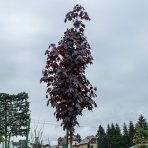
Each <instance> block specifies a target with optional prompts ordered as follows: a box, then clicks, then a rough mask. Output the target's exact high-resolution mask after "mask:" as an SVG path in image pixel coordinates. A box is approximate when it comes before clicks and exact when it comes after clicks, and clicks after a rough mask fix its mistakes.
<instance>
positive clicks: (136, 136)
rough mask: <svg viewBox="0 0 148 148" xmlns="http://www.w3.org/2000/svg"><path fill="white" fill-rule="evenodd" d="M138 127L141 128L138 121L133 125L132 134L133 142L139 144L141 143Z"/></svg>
mask: <svg viewBox="0 0 148 148" xmlns="http://www.w3.org/2000/svg"><path fill="white" fill-rule="evenodd" d="M140 129H141V126H140V124H139V122H138V123H136V125H135V135H134V138H133V142H134V144H140V143H142V138H141V133H140Z"/></svg>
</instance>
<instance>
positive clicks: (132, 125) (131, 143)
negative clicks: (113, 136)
mask: <svg viewBox="0 0 148 148" xmlns="http://www.w3.org/2000/svg"><path fill="white" fill-rule="evenodd" d="M128 131H129V133H128V134H129V135H128V137H129V140H128V141H129V146H132V145H134V143H133V137H134V134H135V128H134V124H133V122H132V121H130V122H129V127H128Z"/></svg>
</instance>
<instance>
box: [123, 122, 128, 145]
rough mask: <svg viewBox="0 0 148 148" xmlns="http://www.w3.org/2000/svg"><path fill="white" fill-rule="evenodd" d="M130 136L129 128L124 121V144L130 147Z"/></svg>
mask: <svg viewBox="0 0 148 148" xmlns="http://www.w3.org/2000/svg"><path fill="white" fill-rule="evenodd" d="M128 138H129V133H128V128H127V125H126V123H124V125H123V137H122V141H123V143H122V144H123V146H126V147H128V145H129V139H128Z"/></svg>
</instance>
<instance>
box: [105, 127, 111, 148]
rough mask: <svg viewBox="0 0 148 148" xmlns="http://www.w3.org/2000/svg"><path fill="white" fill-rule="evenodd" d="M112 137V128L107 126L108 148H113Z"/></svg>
mask: <svg viewBox="0 0 148 148" xmlns="http://www.w3.org/2000/svg"><path fill="white" fill-rule="evenodd" d="M111 136H112V133H111V127H110V125H109V124H108V125H107V129H106V137H107V145H108V146H107V147H108V148H110V147H111Z"/></svg>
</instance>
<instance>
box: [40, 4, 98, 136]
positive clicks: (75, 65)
mask: <svg viewBox="0 0 148 148" xmlns="http://www.w3.org/2000/svg"><path fill="white" fill-rule="evenodd" d="M83 20H90V18H89V16H88V14H87V12H85V9H84V8H83V7H82V6H80V5H76V6H75V7H74V8H73V10H72V11H70V12H68V13H67V15H66V18H65V20H64V22H65V23H66V22H67V21H72V22H73V27H72V28H70V29H67V30H66V31H65V32H64V37H62V38H61V40H60V41H59V42H58V45H57V46H56V45H55V44H50V45H49V49H48V50H46V52H45V55H46V56H47V62H46V66H45V69H44V70H43V77H42V78H41V82H45V83H47V95H46V97H47V98H48V102H47V105H49V103H50V104H51V105H52V107H55V108H56V111H55V113H54V115H55V116H56V119H57V121H59V120H62V123H61V126H62V127H63V129H64V130H65V129H68V130H70V131H71V134H72V133H73V131H74V127H75V125H77V124H78V120H77V116H78V115H81V116H82V111H83V110H84V109H86V108H87V109H88V110H92V109H93V107H97V104H96V103H95V101H94V100H93V99H92V98H93V97H96V96H97V95H96V93H95V92H96V88H94V87H93V86H92V85H91V83H90V82H89V80H88V79H87V78H86V76H85V69H86V67H87V65H88V64H92V61H93V57H92V55H91V52H90V49H91V47H90V45H89V43H88V42H87V39H86V37H85V36H84V30H85V25H84V24H83ZM71 136H72V135H71Z"/></svg>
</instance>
